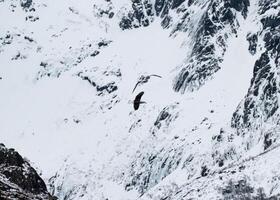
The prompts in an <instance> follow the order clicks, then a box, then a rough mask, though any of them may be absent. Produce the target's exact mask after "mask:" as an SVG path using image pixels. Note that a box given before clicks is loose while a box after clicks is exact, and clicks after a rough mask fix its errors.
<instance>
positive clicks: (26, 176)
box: [0, 144, 55, 200]
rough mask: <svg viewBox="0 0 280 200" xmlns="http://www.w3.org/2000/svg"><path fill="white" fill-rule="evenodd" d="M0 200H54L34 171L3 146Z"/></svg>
mask: <svg viewBox="0 0 280 200" xmlns="http://www.w3.org/2000/svg"><path fill="white" fill-rule="evenodd" d="M0 199H6V200H12V199H20V200H31V199H33V200H37V199H38V200H55V198H54V197H52V196H51V195H50V194H49V193H48V191H47V187H46V184H45V183H44V181H43V180H42V178H40V176H39V175H38V173H37V172H36V171H35V169H34V168H32V167H31V166H30V164H29V163H28V162H27V161H26V160H24V159H23V158H22V157H21V156H20V154H19V153H18V152H16V151H15V150H14V149H7V148H6V147H5V146H4V145H3V144H1V145H0Z"/></svg>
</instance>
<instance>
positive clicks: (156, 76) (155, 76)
mask: <svg viewBox="0 0 280 200" xmlns="http://www.w3.org/2000/svg"><path fill="white" fill-rule="evenodd" d="M150 76H155V77H158V78H162V77H161V76H160V75H156V74H151V75H150Z"/></svg>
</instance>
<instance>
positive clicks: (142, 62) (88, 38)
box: [0, 0, 277, 200]
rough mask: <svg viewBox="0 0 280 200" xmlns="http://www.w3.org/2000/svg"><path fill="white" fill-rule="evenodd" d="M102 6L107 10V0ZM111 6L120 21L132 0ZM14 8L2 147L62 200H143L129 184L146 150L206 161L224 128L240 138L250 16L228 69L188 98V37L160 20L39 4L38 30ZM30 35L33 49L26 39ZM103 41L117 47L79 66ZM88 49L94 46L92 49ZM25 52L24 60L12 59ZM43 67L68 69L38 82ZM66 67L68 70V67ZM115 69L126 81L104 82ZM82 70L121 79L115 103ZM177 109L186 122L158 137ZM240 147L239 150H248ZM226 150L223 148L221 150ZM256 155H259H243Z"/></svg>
mask: <svg viewBox="0 0 280 200" xmlns="http://www.w3.org/2000/svg"><path fill="white" fill-rule="evenodd" d="M96 4H97V6H99V7H101V6H102V4H103V1H102V2H101V1H100V2H99V0H98V1H97V2H96ZM106 5H107V4H106V3H104V5H103V6H104V7H106ZM113 5H114V9H115V10H121V11H120V12H119V13H118V14H119V15H121V12H124V11H125V10H126V9H128V5H129V3H128V1H125V0H121V1H118V3H116V2H114V4H113ZM70 7H71V8H73V10H75V11H76V12H75V13H73V12H71V11H70V10H69V8H70ZM15 9H16V11H15V12H11V10H10V7H9V1H4V2H2V3H0V18H1V19H7V20H6V21H2V22H1V24H0V33H1V36H4V34H6V33H7V31H9V33H10V34H11V35H14V37H13V38H14V40H13V42H12V44H11V45H6V46H4V47H2V48H3V49H1V47H0V60H1V64H0V77H2V80H1V82H0V91H1V98H0V110H1V112H0V121H1V125H0V134H1V142H3V143H4V144H5V145H6V146H8V147H13V148H15V149H16V150H17V151H19V152H20V153H21V154H22V155H24V156H25V157H27V158H28V159H29V160H30V161H31V163H32V164H33V166H35V167H36V169H37V170H39V171H40V172H41V175H42V177H43V179H44V180H45V181H46V183H48V184H49V188H50V190H52V186H53V185H54V186H55V187H56V188H58V187H59V188H60V190H58V189H56V190H55V195H57V196H58V197H59V198H60V199H63V198H64V197H65V195H66V194H68V193H69V191H71V190H74V191H76V194H75V195H76V196H75V198H74V197H73V199H84V200H90V199H110V200H133V199H139V194H138V193H137V191H135V190H131V191H126V190H125V187H124V181H125V180H127V178H128V176H129V172H128V171H129V167H130V165H131V162H133V160H135V159H137V157H136V156H137V155H139V152H140V153H141V152H142V154H143V155H144V154H145V153H147V152H151V151H157V150H158V149H160V148H161V147H166V149H167V150H166V151H168V148H169V149H173V147H172V146H173V145H174V144H173V143H172V141H173V140H174V137H178V138H179V140H180V142H178V146H180V145H186V148H185V150H184V156H185V157H187V156H188V155H190V154H193V155H196V156H197V157H198V158H197V159H198V160H199V161H198V162H201V163H203V162H204V160H203V157H204V156H206V157H208V156H211V153H212V151H213V149H214V148H215V147H214V146H213V143H212V142H211V141H212V137H213V136H215V135H216V134H218V133H219V132H220V130H221V129H224V130H226V131H227V132H229V133H231V132H234V130H232V129H231V128H230V122H231V118H232V113H233V112H234V111H235V109H236V107H237V106H238V104H239V103H240V101H241V100H242V98H244V96H245V95H246V92H247V90H248V88H249V85H250V80H251V78H252V74H253V66H254V62H255V61H256V59H257V57H258V55H255V56H252V55H251V54H250V53H249V52H248V50H247V49H248V43H247V42H246V35H247V33H248V32H250V31H253V29H255V25H254V24H253V25H252V21H253V19H250V17H252V16H250V15H249V19H248V20H246V21H244V22H241V26H240V30H239V33H238V37H237V38H231V39H230V43H229V45H228V48H227V51H226V54H225V57H224V61H223V63H222V65H221V70H220V71H219V72H217V73H216V74H215V75H214V78H213V79H212V80H210V81H208V82H207V84H206V85H205V86H203V87H202V88H201V89H200V90H198V91H195V92H192V93H186V94H184V95H182V94H180V93H176V92H174V90H173V89H172V81H173V79H174V77H175V76H176V70H175V69H176V68H177V67H178V66H179V65H180V64H181V63H182V62H183V61H184V60H185V59H186V55H188V51H189V48H188V45H187V44H188V43H189V41H188V39H189V38H188V37H186V35H185V34H184V33H178V34H177V35H176V36H173V37H170V30H168V29H167V30H165V29H162V27H161V26H160V22H159V21H157V20H155V21H154V22H153V23H152V24H151V25H150V26H149V27H142V28H139V29H133V30H128V31H122V30H120V29H119V28H118V23H117V18H114V19H112V20H109V19H103V18H102V17H97V16H95V15H94V14H93V6H92V1H90V0H84V1H82V2H80V1H74V0H64V1H54V0H52V1H46V0H38V1H36V12H35V14H38V16H39V17H40V19H39V20H38V21H37V22H34V23H31V22H26V21H25V16H26V13H25V12H24V11H23V10H22V9H21V8H19V7H17V8H15ZM253 9H254V8H252V10H251V11H250V12H253ZM17 33H19V34H21V36H17V35H16V34H17ZM25 35H26V36H29V37H31V38H33V39H34V42H28V41H27V40H24V39H22V37H23V36H25ZM54 35H56V36H54ZM100 40H104V41H110V44H109V45H108V46H106V47H102V49H101V50H100V54H99V55H98V56H96V57H91V56H86V57H85V59H84V60H83V61H82V62H81V63H78V64H77V65H73V64H72V63H74V62H75V59H74V57H76V56H77V55H80V54H83V52H84V51H85V52H86V51H89V52H90V53H92V51H93V50H94V48H95V46H96V45H95V46H94V44H97V43H98V42H99V41H100ZM88 44H92V45H93V46H94V47H90V48H89V49H88V48H87V47H86V46H87V45H88ZM69 47H71V48H69ZM82 47H85V48H82ZM91 48H93V50H92V49H91ZM96 48H97V47H96ZM2 50H3V51H2ZM18 52H20V54H21V55H23V56H24V58H23V59H18V60H12V59H11V58H12V57H14V56H15V55H16V54H17V53H18ZM85 55H86V53H85ZM43 61H45V62H48V63H52V68H50V71H51V72H52V73H54V74H55V73H56V71H58V72H61V74H60V76H59V77H56V76H44V77H42V78H39V79H38V73H39V71H40V70H42V67H40V63H41V62H43ZM60 61H64V62H66V63H67V62H68V63H70V64H69V66H68V67H65V66H64V65H61V64H60ZM108 70H109V71H110V70H112V71H117V70H120V72H121V77H119V78H115V77H111V76H104V73H103V72H104V71H108ZM79 72H84V73H85V74H86V75H89V76H90V77H93V78H94V79H96V80H97V82H101V83H108V82H110V81H111V79H112V80H114V81H116V82H117V84H118V85H117V86H118V90H117V91H116V94H117V97H115V98H114V99H113V100H114V102H112V101H111V100H112V98H113V94H108V95H101V96H98V92H97V91H96V89H95V88H94V87H93V86H92V85H91V84H90V83H89V82H87V81H85V80H82V79H81V78H80V77H79V76H77V74H78V73H79ZM150 74H157V75H160V76H162V78H157V77H152V78H151V79H150V80H149V82H148V83H146V84H144V85H141V86H139V87H137V89H136V91H135V92H134V93H132V90H133V88H134V86H135V84H136V83H137V79H138V78H139V77H140V76H141V75H150ZM141 91H144V92H145V93H144V95H143V99H142V100H143V101H145V102H146V104H143V105H141V106H140V109H139V110H137V111H134V110H133V105H132V103H131V102H132V101H133V99H134V97H135V95H136V94H137V93H139V92H141ZM172 105H175V107H176V112H177V113H178V118H176V119H174V121H173V122H172V123H171V125H170V126H169V127H167V128H166V129H164V130H163V131H158V132H156V133H155V136H153V135H152V134H151V130H152V129H153V126H154V123H155V121H156V119H157V117H158V115H159V113H160V112H161V111H162V109H164V108H165V107H166V106H172ZM108 107H110V109H108ZM139 119H141V121H140V122H137V121H138V120H139ZM132 125H134V126H133V127H134V128H132V129H131V126H132ZM238 140H240V138H236V146H238V145H241V143H242V141H238ZM174 148H176V145H175V146H174ZM227 148H228V147H226V146H225V147H223V146H222V147H220V151H221V152H222V151H227ZM256 148H257V147H256ZM255 151H256V152H259V151H258V150H255ZM256 152H254V150H252V152H249V153H248V155H245V156H244V158H245V157H250V156H253V155H255V154H257V153H256ZM207 155H208V156H207ZM205 160H206V161H205V162H208V161H209V159H208V158H206V159H205ZM207 160H208V161H207ZM194 165H195V163H194ZM272 167H273V166H272ZM275 169H277V168H276V167H275ZM197 170H199V169H197ZM188 173H189V172H188V170H186V169H176V170H174V171H173V172H172V173H171V174H170V175H168V176H167V177H166V178H165V179H163V180H162V181H161V182H160V183H158V184H157V185H156V186H154V187H153V188H151V189H150V191H148V192H147V195H144V196H142V197H141V199H157V197H156V195H157V192H156V190H157V187H162V186H164V185H172V184H175V185H176V187H182V186H184V184H186V183H187V181H189V182H191V181H192V179H189V180H187V181H186V178H185V177H186V176H187V174H188ZM248 174H250V172H248ZM194 178H195V176H194ZM256 179H258V180H261V179H262V177H257V178H256ZM51 180H54V182H51ZM52 184H53V185H52ZM82 186H84V187H82ZM149 194H150V195H149ZM215 195H217V194H214V197H213V199H215ZM208 197H209V199H210V196H208ZM194 198H196V197H194ZM197 198H198V197H197ZM206 198H207V197H206ZM201 199H203V197H201Z"/></svg>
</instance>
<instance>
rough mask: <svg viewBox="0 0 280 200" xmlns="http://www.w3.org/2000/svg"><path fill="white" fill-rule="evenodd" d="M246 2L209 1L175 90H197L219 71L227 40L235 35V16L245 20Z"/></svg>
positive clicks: (237, 25)
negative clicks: (239, 15)
mask: <svg viewBox="0 0 280 200" xmlns="http://www.w3.org/2000/svg"><path fill="white" fill-rule="evenodd" d="M248 6H249V1H248V0H244V1H220V0H217V1H211V2H210V3H209V4H208V5H207V8H206V12H205V13H204V14H203V16H202V18H201V19H200V20H199V25H198V28H197V30H196V34H195V36H194V44H193V47H192V50H191V54H190V57H189V58H188V60H187V61H186V63H185V64H183V66H182V69H181V71H180V73H179V75H178V76H177V78H176V79H175V83H174V90H175V91H181V92H184V91H185V90H187V91H193V90H196V89H199V88H200V87H201V86H202V85H204V84H205V82H206V81H207V80H208V79H211V78H212V75H213V74H214V73H215V72H217V71H218V70H219V69H220V63H221V62H222V61H223V56H224V53H225V51H226V48H227V43H228V39H229V38H230V37H232V35H233V36H237V30H238V28H239V19H238V17H237V16H238V14H239V13H241V14H242V16H243V18H246V16H247V11H248Z"/></svg>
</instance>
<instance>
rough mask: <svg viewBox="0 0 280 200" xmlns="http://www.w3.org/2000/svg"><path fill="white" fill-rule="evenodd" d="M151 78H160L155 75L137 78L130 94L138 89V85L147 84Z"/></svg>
mask: <svg viewBox="0 0 280 200" xmlns="http://www.w3.org/2000/svg"><path fill="white" fill-rule="evenodd" d="M152 76H155V77H158V78H162V77H161V76H159V75H156V74H151V75H148V76H144V75H141V76H140V77H139V79H138V81H137V83H136V85H135V87H134V89H133V90H132V93H133V92H134V91H135V89H136V88H137V87H138V85H142V84H144V83H147V82H148V81H149V80H150V78H151V77H152Z"/></svg>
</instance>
